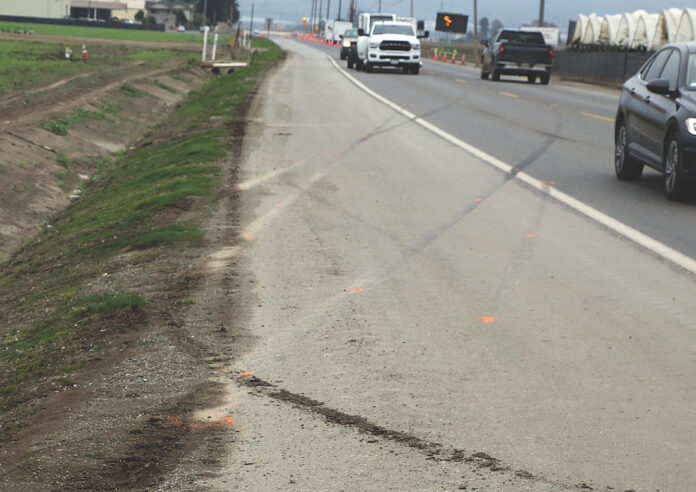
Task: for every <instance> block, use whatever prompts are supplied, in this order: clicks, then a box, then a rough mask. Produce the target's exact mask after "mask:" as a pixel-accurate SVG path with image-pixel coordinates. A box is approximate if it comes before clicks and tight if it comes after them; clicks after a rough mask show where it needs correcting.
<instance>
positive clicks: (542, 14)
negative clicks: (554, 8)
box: [539, 0, 544, 27]
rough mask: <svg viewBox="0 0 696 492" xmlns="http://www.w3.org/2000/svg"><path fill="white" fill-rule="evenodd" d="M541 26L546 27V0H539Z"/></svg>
mask: <svg viewBox="0 0 696 492" xmlns="http://www.w3.org/2000/svg"><path fill="white" fill-rule="evenodd" d="M539 27H544V0H539Z"/></svg>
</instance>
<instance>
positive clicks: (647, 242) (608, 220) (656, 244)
mask: <svg viewBox="0 0 696 492" xmlns="http://www.w3.org/2000/svg"><path fill="white" fill-rule="evenodd" d="M326 57H327V58H328V59H329V61H330V62H331V63H332V64H333V65H334V67H336V69H337V70H338V71H339V72H340V73H342V74H343V75H344V76H345V77H346V78H347V79H348V80H349V81H351V82H352V83H353V84H355V85H356V86H358V87H359V88H360V89H362V90H363V91H364V92H366V93H367V94H369V95H370V96H372V97H374V98H375V99H377V100H378V101H380V102H382V103H384V104H386V105H387V106H389V107H390V108H392V109H393V110H394V111H396V112H397V113H400V114H402V115H404V116H405V117H407V118H409V119H412V120H413V121H414V123H417V124H419V125H420V126H422V127H423V128H425V129H427V130H429V131H430V132H432V133H434V134H435V135H437V136H439V137H441V138H443V139H444V140H447V141H448V142H450V143H452V144H453V145H455V146H457V147H459V148H460V149H462V150H464V151H466V152H468V153H470V154H472V155H473V156H475V157H477V158H479V159H480V160H482V161H484V162H486V163H488V164H490V165H491V166H493V167H495V168H497V169H499V170H501V171H503V172H504V173H510V172H511V171H512V166H510V165H509V164H506V163H505V162H503V161H501V160H500V159H496V158H495V157H493V156H492V155H489V154H487V153H485V152H484V151H482V150H480V149H478V148H476V147H474V146H473V145H470V144H468V143H466V142H464V141H463V140H460V139H458V138H457V137H455V136H454V135H451V134H449V133H447V132H446V131H444V130H442V129H440V128H438V127H437V126H435V125H433V124H432V123H429V122H427V121H425V120H423V119H421V118H418V117H417V116H416V115H414V114H413V113H411V112H409V111H406V110H405V109H403V108H402V107H400V106H399V105H398V104H396V103H393V102H392V101H390V100H389V99H387V98H385V97H383V96H381V95H379V94H377V93H376V92H374V91H373V90H372V89H370V88H369V87H367V86H366V85H365V84H363V83H362V82H360V81H359V80H358V79H356V78H355V77H353V76H352V75H350V74H349V73H347V72H346V71H345V70H343V69H342V68H341V67H340V66H338V63H336V61H335V60H334V59H333V58H331V57H330V56H329V55H326ZM515 178H516V179H519V180H520V181H522V182H523V183H525V184H527V185H529V186H531V187H532V188H534V189H535V190H538V191H542V192H544V193H547V194H549V195H550V196H551V197H553V198H555V199H556V200H557V201H559V202H561V203H562V204H564V205H566V206H568V207H570V208H572V209H573V210H575V211H577V212H580V213H581V214H583V215H585V216H587V217H589V218H590V219H592V220H594V221H596V222H598V223H600V224H602V225H603V226H605V227H608V228H609V229H611V230H612V231H614V232H616V233H618V234H620V235H622V236H624V237H625V238H628V239H630V240H631V241H633V242H635V243H637V244H639V245H640V246H642V247H644V248H646V249H648V250H650V251H652V252H653V253H655V254H657V255H658V256H661V257H662V258H664V259H666V260H669V261H671V262H672V263H674V264H675V265H677V266H680V267H681V268H684V269H685V270H688V271H689V272H691V273H696V260H694V259H693V258H690V257H688V256H686V255H685V254H683V253H680V252H679V251H677V250H675V249H673V248H670V247H669V246H667V245H666V244H664V243H661V242H660V241H657V240H655V239H653V238H651V237H650V236H647V235H645V234H643V233H642V232H640V231H638V230H636V229H634V228H632V227H630V226H628V225H626V224H624V223H623V222H621V221H619V220H617V219H614V218H613V217H610V216H609V215H607V214H605V213H604V212H600V211H599V210H597V209H596V208H593V207H591V206H589V205H587V204H585V203H583V202H581V201H580V200H578V199H576V198H573V197H572V196H570V195H568V194H566V193H563V192H562V191H558V190H557V189H555V188H549V187H547V186H545V185H544V183H540V182H539V180H538V179H536V178H534V177H532V176H531V175H529V174H527V173H524V172H518V173H516V174H515Z"/></svg>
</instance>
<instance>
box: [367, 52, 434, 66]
mask: <svg viewBox="0 0 696 492" xmlns="http://www.w3.org/2000/svg"><path fill="white" fill-rule="evenodd" d="M366 61H367V62H368V63H369V64H370V65H373V66H392V67H403V66H412V65H418V66H419V67H420V66H421V65H422V63H421V54H420V50H418V51H413V50H411V51H384V50H369V51H368V52H367V60H366Z"/></svg>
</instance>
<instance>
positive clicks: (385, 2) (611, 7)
mask: <svg viewBox="0 0 696 492" xmlns="http://www.w3.org/2000/svg"><path fill="white" fill-rule="evenodd" d="M339 1H340V2H341V4H342V11H343V15H344V16H345V15H346V12H347V10H348V5H349V3H350V0H323V4H324V11H325V10H326V5H327V2H330V4H331V17H334V18H335V17H336V12H337V9H338V5H339ZM252 3H253V4H255V8H254V10H255V14H254V17H255V18H256V19H263V18H265V17H271V18H272V19H274V21H279V22H286V23H287V22H292V23H301V22H302V17H303V16H305V15H306V16H309V12H310V9H311V6H312V0H239V6H240V9H241V13H242V16H243V17H248V16H249V15H250V14H251V5H252ZM377 4H378V0H358V7H359V8H360V9H362V10H364V11H366V12H374V11H377ZM441 5H444V11H446V12H454V13H462V14H468V15H469V16H470V17H469V18H470V19H471V18H472V14H473V0H444V1H442V0H413V6H414V7H413V8H414V17H417V18H419V19H425V20H432V21H434V20H435V14H436V12H438V11H439V10H440V6H441ZM545 5H546V6H545V15H544V18H545V20H547V21H550V22H555V23H556V24H558V26H559V27H561V29H562V30H563V31H565V30H566V29H567V27H568V21H569V20H574V19H575V18H576V17H577V15H578V14H591V13H592V12H596V13H597V14H599V15H604V14H618V13H621V12H626V11H633V10H636V9H645V10H647V11H648V12H659V11H660V10H661V9H666V8H670V7H679V8H685V7H687V5H684V4H683V3H682V4H679V3H675V2H674V1H669V0H546V2H545ZM688 6H690V7H694V5H693V3H692V4H691V5H688ZM410 10H411V0H382V11H384V12H390V13H392V12H393V13H395V14H397V15H409V13H410ZM478 14H479V18H480V17H484V16H485V17H488V18H489V19H490V20H493V19H496V18H497V19H500V20H501V21H502V23H503V25H505V26H508V27H515V26H518V25H520V24H522V23H523V22H530V21H532V20H533V19H536V18H537V17H538V16H539V0H514V1H512V0H478Z"/></svg>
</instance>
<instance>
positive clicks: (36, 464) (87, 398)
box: [0, 62, 250, 491]
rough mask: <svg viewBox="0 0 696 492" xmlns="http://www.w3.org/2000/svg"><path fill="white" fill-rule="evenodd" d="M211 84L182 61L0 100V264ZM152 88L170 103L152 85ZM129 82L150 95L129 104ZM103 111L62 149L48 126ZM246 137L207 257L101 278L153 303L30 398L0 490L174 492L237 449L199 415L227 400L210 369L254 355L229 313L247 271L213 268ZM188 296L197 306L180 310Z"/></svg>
mask: <svg viewBox="0 0 696 492" xmlns="http://www.w3.org/2000/svg"><path fill="white" fill-rule="evenodd" d="M209 76H210V75H209V74H208V73H206V72H203V71H201V70H200V69H198V68H186V67H182V65H181V64H180V62H179V63H172V64H170V65H167V66H163V67H160V68H157V69H155V70H153V69H149V68H148V67H147V66H146V65H144V64H134V65H133V66H132V67H131V69H130V70H129V71H127V72H126V73H123V72H115V73H113V74H110V75H109V76H105V77H103V78H101V77H99V76H98V74H87V75H81V76H77V77H71V78H70V79H69V80H66V81H64V83H54V84H51V86H50V87H46V88H44V89H43V90H42V89H39V90H32V91H27V92H24V93H16V94H11V95H9V96H7V97H5V98H4V99H3V100H2V101H0V114H2V115H3V116H2V121H0V149H2V153H0V163H1V164H2V176H1V177H2V183H3V186H2V193H1V194H0V252H1V253H2V255H3V256H4V257H5V258H6V257H8V256H10V255H11V254H12V253H13V252H16V251H17V249H18V248H21V245H22V242H23V240H24V239H25V238H28V237H30V236H32V235H33V234H35V233H36V232H37V231H38V229H39V228H40V226H41V224H42V223H44V224H46V223H47V224H50V218H51V216H52V215H53V214H54V213H56V212H58V211H60V210H61V209H63V208H64V207H65V206H66V205H68V204H69V202H70V198H69V196H70V195H71V194H74V190H75V188H78V187H79V183H80V177H79V174H84V175H88V176H89V177H90V179H93V178H94V176H95V174H98V173H99V165H98V162H99V161H100V159H103V158H104V157H109V156H111V155H112V154H113V153H114V152H118V151H119V149H126V148H128V147H129V146H132V145H136V144H137V143H138V142H140V141H142V140H143V138H145V140H147V134H148V130H149V129H150V128H151V127H152V126H154V125H155V124H156V123H157V122H159V121H161V119H162V118H166V116H167V113H168V112H169V110H170V109H171V108H173V106H174V105H175V104H177V102H178V101H180V100H181V99H182V98H183V97H184V96H185V94H186V93H187V92H188V91H189V90H190V89H193V88H196V87H200V86H201V85H202V84H203V83H204V82H205V80H206V78H207V77H209ZM153 78H156V79H157V80H159V81H161V82H162V83H163V84H165V85H166V86H168V87H170V88H174V89H175V91H169V90H164V89H162V88H159V87H157V86H155V85H153V84H152V83H151V81H152V79H153ZM95 81H98V82H99V83H98V84H95ZM125 84H127V85H128V86H129V87H131V88H133V89H135V90H136V91H143V92H145V93H146V94H145V95H142V94H141V95H140V96H139V97H137V98H133V97H131V96H129V95H128V94H124V89H123V87H124V85H125ZM95 85H96V86H95ZM105 100H111V101H118V102H119V104H120V105H121V106H122V107H123V108H124V111H123V112H120V113H119V114H117V115H114V116H110V117H108V118H107V119H105V120H98V121H89V122H87V123H86V124H83V125H80V126H78V127H76V128H71V129H70V132H69V135H68V136H67V137H62V136H57V135H54V134H52V133H50V132H48V131H46V130H45V129H43V128H42V126H43V122H44V121H46V120H49V119H54V118H55V117H57V116H58V115H60V114H65V113H69V112H71V111H75V110H76V109H78V108H85V109H89V110H92V109H94V110H97V109H98V108H100V107H102V106H103V104H104V101H105ZM124 113H125V115H126V116H125V117H124ZM242 133H243V125H241V124H240V125H239V127H238V128H236V129H233V131H232V133H231V134H230V140H229V142H230V143H229V149H230V155H229V158H228V159H227V160H226V161H225V162H224V163H223V169H224V171H223V172H224V175H225V186H224V187H223V189H222V190H221V191H220V192H219V193H218V195H217V196H216V197H213V199H214V200H219V201H220V203H221V205H220V206H219V207H217V209H216V210H217V211H216V212H214V213H213V215H212V216H211V217H210V218H209V220H208V222H207V229H208V230H207V235H208V242H209V243H210V249H206V250H205V251H204V252H203V254H202V255H200V256H198V255H197V254H190V253H186V252H182V253H181V255H179V256H177V255H174V256H172V257H166V258H163V257H161V256H155V255H153V257H152V259H151V261H149V262H144V263H143V262H142V261H140V262H139V263H138V264H137V266H133V267H130V268H129V267H128V261H129V255H128V254H125V255H124V256H123V262H124V265H126V267H125V268H123V269H122V270H121V272H120V273H117V274H109V273H108V272H105V274H104V276H103V277H102V278H100V279H95V286H97V284H101V286H102V287H104V288H111V289H117V288H120V287H123V286H127V287H128V288H132V289H137V290H138V291H139V292H142V293H143V294H145V295H146V296H147V298H148V305H147V306H146V307H145V308H143V309H134V310H130V311H128V312H119V313H116V314H113V315H111V316H109V318H108V319H106V320H105V323H104V329H102V330H101V333H100V334H99V336H98V337H97V338H95V337H93V336H92V337H88V336H86V335H81V334H78V335H75V337H76V339H75V340H71V342H75V344H76V345H77V346H79V347H80V349H79V350H78V352H79V353H75V354H66V357H71V358H74V359H75V360H81V361H84V365H83V366H82V367H81V369H80V370H79V371H76V372H75V373H74V374H70V375H66V376H65V377H61V378H52V379H51V380H49V381H45V382H42V383H41V384H40V385H39V386H37V387H36V388H35V389H34V395H35V398H32V399H30V400H29V401H27V402H25V403H24V404H22V405H20V406H19V407H17V408H16V409H14V410H13V411H10V412H8V413H6V414H4V415H1V416H0V489H3V490H7V489H10V488H11V489H13V490H32V491H33V490H151V489H152V488H154V487H156V486H157V484H159V483H161V482H162V478H163V476H164V475H166V474H168V473H169V472H171V471H173V470H174V469H178V470H181V469H184V470H187V471H186V472H185V473H181V472H178V473H177V475H176V477H172V478H171V479H170V482H169V483H173V484H175V485H173V487H174V488H179V486H180V485H181V486H183V485H184V484H185V483H186V482H188V481H192V480H194V478H196V479H198V480H200V479H201V478H202V477H204V476H205V474H206V473H208V472H209V469H210V467H211V466H212V465H213V464H214V463H215V462H216V460H218V459H219V458H220V456H221V455H222V454H223V451H224V450H223V445H226V444H227V442H229V441H228V440H229V439H230V438H233V431H232V430H231V426H230V425H229V422H228V419H226V418H225V416H223V417H222V418H220V419H217V416H214V415H207V414H206V415H203V414H196V413H195V412H194V411H195V410H196V409H200V408H210V407H214V406H215V405H216V404H217V399H218V395H219V394H221V389H220V388H219V387H218V386H217V385H216V384H214V383H211V382H210V381H209V379H208V373H209V371H210V370H211V368H212V367H215V366H217V365H218V364H220V363H221V362H222V361H223V360H228V358H229V357H233V356H235V355H236V354H237V353H239V351H242V350H244V348H245V347H246V346H247V345H248V343H250V340H249V339H248V338H246V337H245V336H244V334H243V333H242V332H240V331H239V328H240V327H241V326H242V324H243V321H244V316H243V312H238V311H237V305H236V304H235V303H234V298H235V295H234V294H235V292H237V291H239V290H240V288H241V287H240V285H239V280H238V278H239V277H238V275H239V274H238V271H237V270H235V271H232V270H231V267H230V266H227V267H226V268H220V267H219V266H220V265H218V263H216V261H217V260H216V258H224V257H225V255H226V254H227V253H228V252H229V251H230V250H228V249H227V248H233V247H234V246H233V245H234V243H235V242H236V241H237V232H236V223H237V219H236V215H235V210H236V199H237V197H236V191H235V188H234V181H235V179H236V174H235V173H236V168H235V165H236V164H235V156H236V155H237V153H238V151H239V148H240V146H241V137H242ZM66 156H67V157H66ZM66 160H67V162H68V164H66ZM189 205H190V207H191V208H192V209H195V208H196V205H195V204H189ZM179 212H181V213H184V214H185V213H187V212H188V210H181V211H179ZM220 242H222V243H223V244H225V245H226V246H225V248H223V249H222V250H220V249H219V248H218V247H217V244H219V243H220ZM134 254H137V253H134ZM225 265H227V262H225ZM240 267H241V266H240ZM69 287H70V286H66V289H69ZM187 296H190V299H188V300H189V301H190V303H185V304H182V300H183V299H184V298H186V297H187ZM182 306H184V307H185V308H182ZM0 383H1V381H0ZM189 465H190V466H189ZM177 467H178V468H177ZM189 474H190V477H188V475H189Z"/></svg>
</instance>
